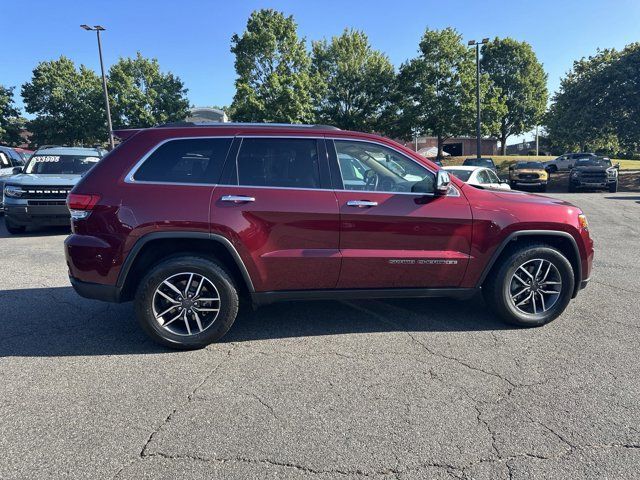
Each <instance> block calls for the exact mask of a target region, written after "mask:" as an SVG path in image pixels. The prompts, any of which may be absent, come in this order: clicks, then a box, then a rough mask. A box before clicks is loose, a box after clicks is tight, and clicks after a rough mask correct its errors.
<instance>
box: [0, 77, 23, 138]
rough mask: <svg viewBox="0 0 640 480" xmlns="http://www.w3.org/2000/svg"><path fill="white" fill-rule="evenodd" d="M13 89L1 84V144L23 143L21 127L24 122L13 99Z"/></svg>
mask: <svg viewBox="0 0 640 480" xmlns="http://www.w3.org/2000/svg"><path fill="white" fill-rule="evenodd" d="M13 89H14V87H3V86H2V85H0V144H3V145H10V146H14V145H19V144H20V143H22V138H21V137H20V129H21V128H22V126H23V123H24V119H22V118H21V117H20V110H19V109H18V108H17V107H16V104H15V102H14V100H13Z"/></svg>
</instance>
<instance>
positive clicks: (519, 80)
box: [480, 38, 548, 155]
mask: <svg viewBox="0 0 640 480" xmlns="http://www.w3.org/2000/svg"><path fill="white" fill-rule="evenodd" d="M480 65H481V69H482V71H483V72H485V73H487V74H488V75H489V78H490V80H491V83H492V84H493V85H494V86H495V87H496V89H497V90H496V91H499V92H500V93H499V94H498V99H497V100H498V102H499V103H500V104H503V105H504V106H505V108H504V109H503V110H502V114H500V115H498V116H497V118H496V119H495V120H496V127H497V128H495V130H494V131H493V132H492V133H493V134H494V135H495V136H497V137H499V138H500V142H501V148H502V154H503V155H505V154H506V142H507V138H509V137H510V136H512V135H521V134H523V133H525V132H527V131H529V130H531V129H532V128H533V127H535V126H536V125H538V124H539V123H540V122H541V121H542V117H543V115H544V112H545V110H546V108H547V97H548V92H547V74H546V73H545V71H544V68H543V67H542V64H541V63H540V62H539V61H538V59H537V57H536V54H535V53H534V51H533V48H532V47H531V45H529V44H528V43H527V42H518V41H516V40H514V39H512V38H503V39H499V38H496V39H495V40H493V41H491V42H489V43H488V44H485V45H484V46H483V47H482V60H481V62H480Z"/></svg>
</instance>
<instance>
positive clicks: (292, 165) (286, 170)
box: [238, 138, 320, 188]
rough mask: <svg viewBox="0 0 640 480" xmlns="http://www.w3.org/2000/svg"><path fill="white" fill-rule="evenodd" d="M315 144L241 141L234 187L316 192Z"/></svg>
mask: <svg viewBox="0 0 640 480" xmlns="http://www.w3.org/2000/svg"><path fill="white" fill-rule="evenodd" d="M317 145H318V143H317V141H316V140H314V139H308V138H243V139H242V145H241V146H240V152H239V153H238V183H239V184H240V185H252V186H253V185H255V186H259V187H288V188H319V187H320V171H319V168H318V146H317Z"/></svg>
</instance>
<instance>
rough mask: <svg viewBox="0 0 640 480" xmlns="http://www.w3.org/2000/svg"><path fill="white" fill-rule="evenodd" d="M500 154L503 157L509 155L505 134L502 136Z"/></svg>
mask: <svg viewBox="0 0 640 480" xmlns="http://www.w3.org/2000/svg"><path fill="white" fill-rule="evenodd" d="M500 152H501V155H506V154H507V134H506V133H505V132H502V133H501V134H500Z"/></svg>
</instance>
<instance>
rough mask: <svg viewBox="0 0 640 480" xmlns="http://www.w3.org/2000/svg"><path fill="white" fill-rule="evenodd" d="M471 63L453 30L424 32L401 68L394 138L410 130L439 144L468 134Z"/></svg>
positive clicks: (471, 103)
mask: <svg viewBox="0 0 640 480" xmlns="http://www.w3.org/2000/svg"><path fill="white" fill-rule="evenodd" d="M474 86H475V60H474V56H473V53H472V52H471V51H470V50H469V49H468V48H467V47H466V46H465V45H464V44H463V43H462V37H461V36H460V34H459V33H458V32H456V30H454V29H453V28H445V29H444V30H429V29H427V30H426V31H425V33H424V36H423V37H422V40H421V42H420V54H419V56H418V57H417V58H414V59H413V60H410V61H409V62H407V63H405V64H403V65H402V66H401V67H400V73H399V76H398V82H397V87H398V92H399V94H398V96H397V106H396V110H397V111H398V112H400V113H396V115H392V117H394V116H395V117H396V118H398V124H397V126H396V127H395V128H394V130H395V133H396V134H397V135H399V136H403V137H404V138H408V137H409V136H410V135H411V133H412V129H414V131H416V132H418V133H420V134H425V133H426V134H430V135H433V136H435V137H437V139H438V157H442V147H443V144H444V142H445V141H446V140H447V139H448V138H450V137H453V136H458V135H464V134H469V133H470V132H471V131H473V125H474V119H475V113H474V112H475V102H474V98H475V96H474V92H475V90H474Z"/></svg>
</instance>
